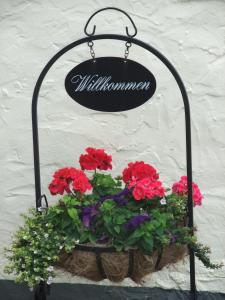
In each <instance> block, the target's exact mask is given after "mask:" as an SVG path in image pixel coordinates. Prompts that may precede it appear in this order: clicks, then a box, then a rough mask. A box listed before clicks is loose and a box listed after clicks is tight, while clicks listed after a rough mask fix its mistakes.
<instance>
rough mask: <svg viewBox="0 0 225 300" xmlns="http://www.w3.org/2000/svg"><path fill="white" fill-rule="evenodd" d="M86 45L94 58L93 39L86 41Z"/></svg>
mask: <svg viewBox="0 0 225 300" xmlns="http://www.w3.org/2000/svg"><path fill="white" fill-rule="evenodd" d="M88 47H89V48H90V54H91V57H92V58H93V59H95V51H94V42H93V41H89V42H88Z"/></svg>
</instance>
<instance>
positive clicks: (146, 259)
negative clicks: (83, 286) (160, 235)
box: [57, 245, 187, 283]
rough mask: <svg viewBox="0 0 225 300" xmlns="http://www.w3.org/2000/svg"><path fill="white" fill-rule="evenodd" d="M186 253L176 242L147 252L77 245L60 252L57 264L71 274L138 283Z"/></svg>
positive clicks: (183, 247)
mask: <svg viewBox="0 0 225 300" xmlns="http://www.w3.org/2000/svg"><path fill="white" fill-rule="evenodd" d="M186 254H187V248H186V247H185V246H177V245H170V246H167V247H165V248H164V249H162V251H160V252H159V251H154V252H153V253H152V254H151V255H147V254H143V253H142V252H141V251H139V250H133V249H130V250H129V251H120V252H117V251H116V249H115V248H113V247H102V246H100V245H98V246H97V245H95V246H93V245H91V246H90V245H89V246H88V245H77V246H76V248H75V249H74V250H73V252H72V253H70V254H68V253H66V252H63V253H62V254H61V255H60V258H59V262H58V263H57V265H58V266H60V267H61V268H63V269H65V270H66V271H68V272H70V273H71V274H72V275H76V276H82V277H85V278H87V279H90V280H93V281H100V280H103V279H105V278H107V279H109V280H110V281H113V282H120V281H122V280H123V279H124V278H126V277H129V278H131V279H132V280H133V281H135V282H136V283H140V282H141V279H142V278H143V277H144V276H146V275H148V274H150V273H152V272H156V271H159V270H161V269H162V268H163V267H165V266H166V265H169V264H172V263H176V262H177V261H179V260H181V259H183V258H184V256H185V255H186Z"/></svg>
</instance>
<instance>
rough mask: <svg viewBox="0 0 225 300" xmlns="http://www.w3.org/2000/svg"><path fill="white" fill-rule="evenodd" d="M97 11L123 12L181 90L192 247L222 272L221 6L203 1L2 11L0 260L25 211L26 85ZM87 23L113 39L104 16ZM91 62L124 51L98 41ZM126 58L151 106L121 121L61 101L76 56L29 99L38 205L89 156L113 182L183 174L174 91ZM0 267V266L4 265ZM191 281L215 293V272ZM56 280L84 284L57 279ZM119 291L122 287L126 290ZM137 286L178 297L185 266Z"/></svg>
mask: <svg viewBox="0 0 225 300" xmlns="http://www.w3.org/2000/svg"><path fill="white" fill-rule="evenodd" d="M103 6H117V7H120V8H122V9H124V10H126V11H127V12H128V13H129V14H130V15H131V16H132V17H133V19H134V21H135V22H136V25H137V27H138V30H139V31H138V38H139V39H141V40H144V41H146V42H147V43H151V44H152V45H153V46H155V47H157V48H158V49H159V50H160V51H161V52H162V53H164V54H165V55H166V56H167V57H168V58H169V60H170V61H171V62H172V63H174V65H175V66H176V67H177V69H178V71H179V72H180V74H181V76H182V78H183V80H184V82H185V84H186V87H187V89H188V92H189V97H190V104H191V112H192V136H193V170H194V180H195V181H196V182H198V183H199V185H200V187H201V189H202V191H203V192H204V196H205V200H204V205H203V207H202V208H196V209H195V221H196V224H197V226H198V236H199V239H200V240H201V241H202V242H204V243H206V244H208V245H209V246H210V247H211V248H212V258H213V259H214V260H218V261H225V254H224V253H225V243H224V236H225V219H224V209H225V199H224V194H225V189H224V182H225V176H224V174H225V160H224V157H225V141H224V131H225V122H224V121H225V105H224V96H225V90H224V78H225V45H224V36H225V34H224V33H225V1H213V0H212V1H204V0H202V1H201V0H195V1H194V0H193V1H186V0H160V1H153V0H139V1H136V0H130V1H129V0H125V1H118V0H115V1H113V0H112V1H100V0H83V1H77V0H64V1H60V0H54V1H53V0H52V1H42V0H33V1H28V0H27V1H26V0H11V1H7V0H1V2H0V41H1V48H0V49H1V50H0V51H1V55H0V66H1V72H0V84H1V85H0V94H1V102H0V107H1V109H0V132H1V142H0V154H1V157H0V159H1V161H0V168H1V176H0V190H1V214H0V245H1V249H2V248H3V246H6V245H8V244H9V241H10V235H11V234H12V233H13V232H14V231H15V230H16V229H17V228H18V226H19V224H21V223H22V219H21V217H20V215H19V214H20V213H21V212H25V211H27V209H28V208H29V207H32V206H33V205H34V178H33V157H32V132H31V114H30V105H31V97H32V91H33V88H34V84H35V82H36V80H37V77H38V75H39V73H40V71H41V70H42V68H43V67H44V65H45V63H46V62H47V61H48V60H49V59H50V58H51V57H52V56H53V55H54V54H55V53H56V52H57V51H58V50H59V49H61V48H62V47H63V46H65V45H67V44H68V43H70V42H72V41H74V40H76V39H78V38H80V37H82V36H83V27H84V24H85V22H86V20H87V18H88V17H89V16H90V14H91V13H93V12H94V11H95V10H97V9H99V8H101V7H103ZM95 21H96V23H97V32H98V33H100V32H108V33H109V32H111V33H122V34H123V33H124V31H125V24H126V22H127V20H126V19H125V18H123V17H122V16H121V15H120V14H119V13H113V12H106V13H102V15H101V16H99V17H97V18H96V20H95ZM127 25H129V24H127ZM95 51H96V55H97V56H107V55H115V56H121V55H123V53H124V43H123V42H118V41H97V42H96V43H95ZM130 58H131V59H134V60H136V61H138V62H140V63H142V64H144V65H145V66H147V67H149V68H150V70H151V71H152V72H153V73H154V74H155V76H156V79H157V82H158V88H157V92H156V94H155V96H154V97H153V98H152V101H150V102H148V103H146V104H145V105H143V106H142V107H139V108H137V109H136V110H131V111H129V112H123V113H114V114H112V113H99V112H94V111H90V110H87V109H85V108H83V107H81V106H79V105H78V104H76V103H75V102H73V101H72V100H71V99H70V98H69V96H68V95H67V94H66V92H65V89H64V87H63V82H64V78H65V75H66V74H67V72H68V71H69V70H70V69H71V68H72V67H73V66H74V65H75V64H77V63H79V62H82V61H83V60H86V59H89V51H88V48H87V46H86V45H81V46H79V47H78V48H76V49H74V50H72V51H70V52H69V53H67V54H66V55H64V56H63V58H61V59H60V60H59V61H58V62H57V63H56V64H55V65H54V67H53V68H52V69H51V71H50V72H49V74H48V75H47V78H46V80H45V81H44V85H43V88H42V90H41V93H40V98H39V119H40V147H41V151H40V152H41V153H40V154H41V173H42V188H43V192H44V193H47V195H48V191H47V184H48V183H49V181H50V177H51V174H52V172H53V171H54V170H55V169H56V168H59V167H62V166H65V165H73V164H74V162H75V160H77V159H78V157H79V154H80V153H81V152H82V151H83V149H84V148H85V147H87V146H90V145H92V146H96V147H104V148H105V149H106V150H107V151H108V152H109V153H112V154H113V158H114V173H115V174H118V173H119V172H121V169H122V167H123V166H125V165H126V164H127V162H129V161H133V160H145V161H146V162H149V163H152V164H153V165H155V166H156V167H157V168H158V170H159V171H160V173H161V178H162V179H163V180H164V181H165V182H166V183H167V184H168V185H169V184H171V183H172V182H173V181H174V180H177V179H178V178H179V177H180V175H182V174H184V173H185V139H184V111H183V105H182V101H181V97H180V93H179V91H178V89H177V87H176V84H175V82H174V80H173V78H172V76H171V75H170V74H169V72H168V71H167V69H166V68H165V67H164V66H163V65H162V64H161V63H160V62H159V61H158V60H157V59H156V58H154V57H153V56H152V55H150V54H149V53H147V52H146V51H145V50H143V49H141V48H139V47H138V46H133V47H132V48H131V51H130ZM49 201H50V203H53V202H54V201H55V200H54V199H53V198H50V197H49ZM1 253H2V250H1ZM0 260H1V264H4V262H5V260H4V258H3V254H1V256H0ZM0 272H1V273H0V274H1V275H0V276H1V278H8V277H6V275H5V274H4V273H3V271H2V268H1V271H0ZM196 274H197V285H198V289H199V290H208V291H220V292H225V278H224V277H225V276H224V269H223V270H220V271H209V270H206V269H205V268H204V267H203V266H202V264H201V263H198V262H197V268H196ZM57 280H58V281H69V282H74V281H76V280H77V281H78V282H88V281H87V280H84V279H79V278H78V279H77V278H71V277H69V276H68V275H65V276H62V274H61V275H59V277H58V278H57ZM100 284H110V283H109V282H107V280H105V281H103V282H102V283H100ZM122 284H125V285H133V283H132V282H131V281H130V280H128V279H126V280H125V281H124V282H123V283H122ZM144 285H145V286H160V287H163V288H186V289H188V287H189V274H188V262H187V261H186V262H185V263H179V264H177V265H175V266H173V267H169V268H167V269H164V270H163V271H161V272H158V273H156V274H154V275H152V276H148V277H146V280H145V283H144Z"/></svg>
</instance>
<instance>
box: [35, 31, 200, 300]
mask: <svg viewBox="0 0 225 300" xmlns="http://www.w3.org/2000/svg"><path fill="white" fill-rule="evenodd" d="M102 39H112V40H121V41H128V40H130V38H129V37H127V36H123V35H117V34H100V35H95V36H91V37H85V38H82V39H79V40H77V41H75V42H73V43H71V44H69V45H67V46H66V47H64V48H63V49H61V50H60V51H59V52H58V53H56V54H55V55H54V56H53V57H52V59H50V61H49V62H48V63H47V64H46V66H45V67H44V69H43V70H42V72H41V74H40V76H39V78H38V80H37V82H36V85H35V88H34V93H33V99H32V127H33V151H34V174H35V193H36V207H37V208H38V207H40V206H41V180H40V160H39V142H38V117H37V102H38V95H39V91H40V88H41V85H42V82H43V80H44V78H45V76H46V74H47V73H48V71H49V69H50V68H51V66H52V65H53V64H54V63H55V62H56V61H57V60H58V59H59V58H60V57H61V56H62V55H63V54H64V53H66V52H67V51H69V50H70V49H72V48H74V47H76V46H78V45H81V44H83V43H86V42H89V41H91V40H102ZM132 43H133V44H136V45H138V46H140V47H142V48H144V49H146V50H147V51H149V52H151V53H152V54H154V55H155V56H156V57H158V58H159V60H161V61H162V62H163V63H164V64H165V65H166V66H167V68H168V69H169V71H170V72H171V73H172V75H173V77H174V79H175V80H176V82H177V84H178V87H179V89H180V92H181V95H182V99H183V103H184V110H185V132H186V164H187V165H186V167H187V178H188V205H187V208H188V226H189V227H190V228H193V201H192V155H191V120H190V106H189V100H188V95H187V92H186V89H185V86H184V83H183V81H182V79H181V77H180V75H179V73H178V72H177V71H176V69H175V68H174V66H173V65H172V64H171V63H170V62H169V60H168V59H167V58H166V57H165V56H164V55H163V54H161V53H160V52H159V51H158V50H156V49H155V48H154V47H152V46H151V45H148V44H146V43H144V42H142V41H140V40H138V39H135V38H133V39H132ZM189 255H190V283H191V296H192V299H193V300H195V299H197V294H196V285H195V256H194V252H193V250H192V249H189Z"/></svg>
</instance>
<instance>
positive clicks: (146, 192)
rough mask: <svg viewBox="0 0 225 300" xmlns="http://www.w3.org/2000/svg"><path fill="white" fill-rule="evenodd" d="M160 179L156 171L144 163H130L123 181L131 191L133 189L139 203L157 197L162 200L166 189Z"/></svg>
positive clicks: (124, 173) (124, 172)
mask: <svg viewBox="0 0 225 300" xmlns="http://www.w3.org/2000/svg"><path fill="white" fill-rule="evenodd" d="M158 178H159V175H158V173H157V171H156V169H155V168H153V167H152V166H150V165H148V164H145V163H144V162H143V161H136V162H135V163H129V164H128V167H127V168H126V169H124V171H123V181H124V182H125V183H126V184H127V185H128V188H129V189H132V188H133V191H132V194H133V196H134V199H135V200H137V201H139V200H142V199H149V200H151V199H153V198H155V197H160V198H162V197H163V196H164V195H165V189H164V187H163V186H162V182H161V181H159V180H158Z"/></svg>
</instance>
